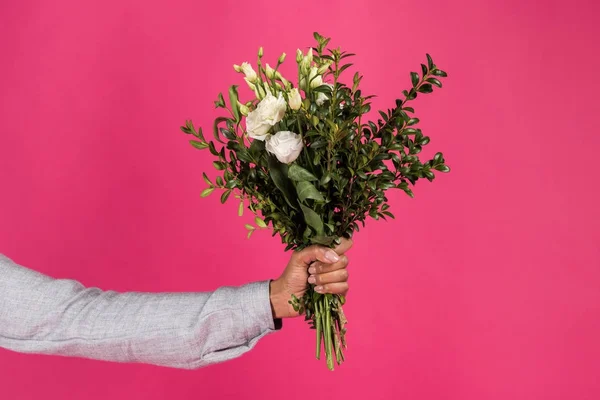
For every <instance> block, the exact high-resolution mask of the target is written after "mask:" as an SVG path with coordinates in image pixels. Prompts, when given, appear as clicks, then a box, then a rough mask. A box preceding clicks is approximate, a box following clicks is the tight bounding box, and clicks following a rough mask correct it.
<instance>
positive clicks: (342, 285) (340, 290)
mask: <svg viewBox="0 0 600 400" xmlns="http://www.w3.org/2000/svg"><path fill="white" fill-rule="evenodd" d="M315 291H316V292H318V293H332V294H343V295H345V294H346V293H348V282H338V283H328V284H326V285H319V286H317V287H315Z"/></svg>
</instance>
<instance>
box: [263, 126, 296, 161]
mask: <svg viewBox="0 0 600 400" xmlns="http://www.w3.org/2000/svg"><path fill="white" fill-rule="evenodd" d="M265 147H266V149H267V151H268V152H269V153H271V154H274V155H275V157H277V159H278V160H279V162H282V163H284V164H289V163H291V162H293V161H294V160H295V159H296V158H298V156H299V155H300V153H301V152H302V149H303V148H304V143H303V142H302V136H300V135H298V134H296V133H294V132H289V131H279V132H277V133H276V134H275V135H273V136H271V137H269V138H268V139H267V142H266V146H265Z"/></svg>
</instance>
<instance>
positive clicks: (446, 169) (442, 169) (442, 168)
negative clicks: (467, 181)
mask: <svg viewBox="0 0 600 400" xmlns="http://www.w3.org/2000/svg"><path fill="white" fill-rule="evenodd" d="M433 169H435V170H438V171H440V172H450V167H449V166H447V165H443V164H441V165H436V166H435V167H433Z"/></svg>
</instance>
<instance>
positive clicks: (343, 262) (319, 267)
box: [308, 255, 349, 275]
mask: <svg viewBox="0 0 600 400" xmlns="http://www.w3.org/2000/svg"><path fill="white" fill-rule="evenodd" d="M348 263H349V261H348V256H346V255H341V256H340V260H339V261H338V262H336V263H333V264H323V263H322V262H319V261H315V262H314V263H312V265H311V266H310V268H309V269H308V273H309V274H311V275H315V274H325V273H327V272H333V271H336V270H338V269H342V268H346V267H347V266H348Z"/></svg>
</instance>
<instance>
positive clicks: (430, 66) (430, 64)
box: [425, 54, 433, 69]
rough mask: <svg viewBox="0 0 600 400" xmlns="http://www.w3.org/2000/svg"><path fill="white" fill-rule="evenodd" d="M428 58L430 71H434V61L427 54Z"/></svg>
mask: <svg viewBox="0 0 600 400" xmlns="http://www.w3.org/2000/svg"><path fill="white" fill-rule="evenodd" d="M425 55H426V56H427V66H428V67H429V69H433V59H432V58H431V56H430V55H429V54H425Z"/></svg>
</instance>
